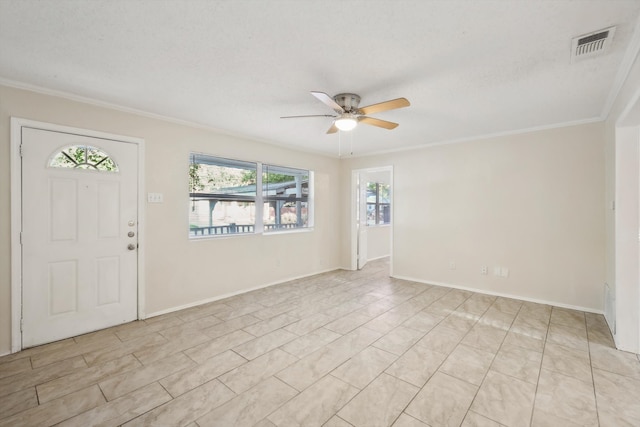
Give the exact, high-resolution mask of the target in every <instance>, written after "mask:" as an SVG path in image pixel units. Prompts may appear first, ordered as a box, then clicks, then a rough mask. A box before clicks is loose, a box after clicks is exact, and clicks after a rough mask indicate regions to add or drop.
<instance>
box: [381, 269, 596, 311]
mask: <svg viewBox="0 0 640 427" xmlns="http://www.w3.org/2000/svg"><path fill="white" fill-rule="evenodd" d="M392 277H395V278H396V279H402V280H410V281H412V282H418V283H424V284H425V285H434V286H441V287H445V288H453V289H460V290H463V291H471V292H476V293H479V294H485V295H492V296H496V297H503V298H511V299H517V300H520V301H527V302H534V303H536V304H545V305H551V306H554V307H560V308H568V309H571V310H578V311H585V312H587V313H594V314H602V315H604V311H603V310H596V309H593V308H589V307H580V306H577V305H571V304H564V303H561V302H557V301H548V300H542V299H537V298H528V297H523V296H520V295H513V294H507V293H503V292H493V291H487V290H485V289H478V288H474V287H472V286H460V285H453V284H451V283H444V282H437V281H434V280H424V279H416V278H414V277H407V276H392Z"/></svg>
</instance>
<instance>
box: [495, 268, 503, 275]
mask: <svg viewBox="0 0 640 427" xmlns="http://www.w3.org/2000/svg"><path fill="white" fill-rule="evenodd" d="M493 275H494V276H502V270H501V269H500V267H493Z"/></svg>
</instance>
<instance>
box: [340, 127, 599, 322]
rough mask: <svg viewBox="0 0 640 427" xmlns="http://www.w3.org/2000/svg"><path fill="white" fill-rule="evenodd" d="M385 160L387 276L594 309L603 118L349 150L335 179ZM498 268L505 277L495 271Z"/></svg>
mask: <svg viewBox="0 0 640 427" xmlns="http://www.w3.org/2000/svg"><path fill="white" fill-rule="evenodd" d="M386 165H393V170H394V181H393V183H394V208H393V213H394V219H393V224H394V225H393V227H394V229H393V271H394V275H395V276H397V277H405V278H410V279H413V280H419V281H424V282H429V283H436V284H446V285H452V286H459V287H466V288H471V289H477V290H479V291H482V292H488V293H497V294H503V295H512V296H514V297H518V298H523V299H531V300H539V301H546V302H549V303H553V304H558V305H565V306H571V307H577V308H582V309H586V310H591V311H598V312H599V311H602V310H603V283H604V281H605V218H604V208H605V191H604V190H605V189H604V126H603V123H593V124H586V125H580V126H572V127H564V128H557V129H551V130H544V131H538V132H531V133H527V134H520V135H513V136H504V137H496V138H489V139H484V140H478V141H472V142H466V143H458V144H449V145H439V146H432V147H428V148H423V149H420V150H412V151H406V152H398V153H391V154H384V155H379V156H369V157H361V158H352V159H348V160H343V163H342V165H341V168H342V176H343V180H344V179H345V178H346V177H348V176H350V173H351V172H350V171H351V170H353V169H364V168H370V167H378V166H386ZM345 191H346V190H345ZM345 200H348V194H344V192H343V195H342V202H343V203H344V205H345V206H348V203H345ZM343 218H348V209H346V208H345V209H343ZM342 223H343V226H344V227H348V222H347V221H346V220H343V222H342ZM343 235H345V236H349V233H348V232H347V230H346V229H345V231H343ZM342 244H343V246H342V264H343V265H345V266H347V265H349V256H348V255H349V247H350V242H349V241H348V239H347V241H343V242H342ZM450 261H454V262H455V264H456V269H455V270H451V269H450V268H449V263H450ZM481 266H487V267H488V268H489V274H488V275H482V274H480V272H481ZM496 266H498V267H506V268H508V269H509V276H508V277H499V276H495V275H493V270H494V267H496Z"/></svg>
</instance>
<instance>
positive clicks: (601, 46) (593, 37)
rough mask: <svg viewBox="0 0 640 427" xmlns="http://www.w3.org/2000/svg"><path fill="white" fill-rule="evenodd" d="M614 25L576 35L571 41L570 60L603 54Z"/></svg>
mask: <svg viewBox="0 0 640 427" xmlns="http://www.w3.org/2000/svg"><path fill="white" fill-rule="evenodd" d="M615 32H616V27H609V28H605V29H604V30H600V31H596V32H594V33H590V34H585V35H583V36H580V37H576V38H575V39H573V40H572V41H571V62H572V63H573V62H576V61H578V60H581V59H586V58H591V57H594V56H598V55H602V54H604V53H605V52H606V51H607V49H608V48H609V46H610V45H611V42H612V40H613V34H614V33H615Z"/></svg>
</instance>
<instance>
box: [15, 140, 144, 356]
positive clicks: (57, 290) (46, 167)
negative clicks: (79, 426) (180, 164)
mask: <svg viewBox="0 0 640 427" xmlns="http://www.w3.org/2000/svg"><path fill="white" fill-rule="evenodd" d="M69 146H78V147H96V148H98V149H99V150H100V152H103V153H108V155H109V156H110V158H111V159H112V160H114V161H115V162H116V164H117V171H113V170H99V169H96V168H95V167H94V166H92V165H93V163H92V162H94V161H95V160H96V157H95V156H94V158H93V159H89V157H88V156H89V155H88V154H87V155H86V156H85V157H84V160H85V163H82V161H83V160H82V159H80V157H81V156H78V158H75V157H74V156H73V152H71V154H72V155H71V156H68V158H69V159H71V160H70V161H69V162H71V161H76V162H78V165H77V166H78V167H58V166H59V162H58V163H52V162H51V159H52V158H53V157H55V156H56V155H57V154H58V153H60V152H61V150H65V149H66V148H67V147H69ZM67 151H68V150H67ZM65 152H66V151H65ZM85 152H86V153H89V150H85ZM22 153H23V157H22V201H23V202H22V203H23V206H22V215H23V218H22V252H23V264H22V270H23V271H22V273H23V274H22V305H23V310H22V313H23V335H22V340H23V344H22V346H23V348H26V347H31V346H34V345H39V344H43V343H46V342H51V341H56V340H60V339H63V338H68V337H71V336H76V335H80V334H83V333H87V332H91V331H95V330H98V329H102V328H106V327H109V326H113V325H117V324H120V323H124V322H128V321H131V320H135V319H136V318H137V270H138V259H137V251H136V250H135V248H137V234H138V233H137V220H138V218H137V198H138V190H137V182H138V170H137V168H138V147H137V145H136V144H131V143H126V142H120V141H113V140H106V139H100V138H93V137H86V136H79V135H73V134H67V133H61V132H52V131H44V130H39V129H29V128H23V129H22ZM98 159H99V158H98ZM70 164H71V165H72V166H73V163H70ZM52 165H53V166H52ZM67 166H68V165H67ZM130 222H131V224H133V225H132V226H131V225H129V223H130ZM130 231H133V232H134V237H129V236H128V235H127V233H129V232H130ZM129 244H133V245H134V246H133V248H134V250H129V249H128V245H129Z"/></svg>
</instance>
